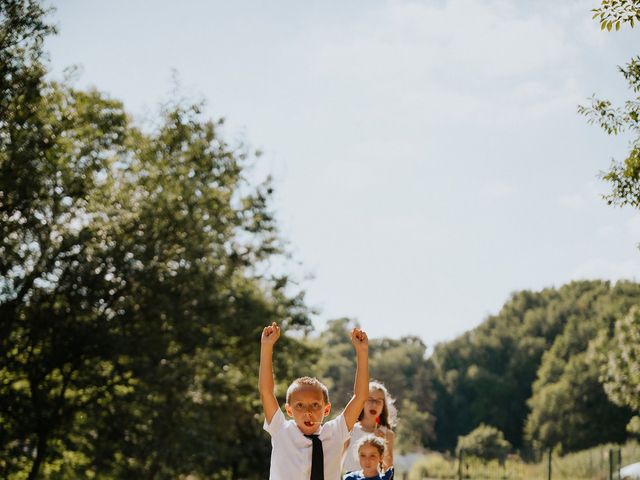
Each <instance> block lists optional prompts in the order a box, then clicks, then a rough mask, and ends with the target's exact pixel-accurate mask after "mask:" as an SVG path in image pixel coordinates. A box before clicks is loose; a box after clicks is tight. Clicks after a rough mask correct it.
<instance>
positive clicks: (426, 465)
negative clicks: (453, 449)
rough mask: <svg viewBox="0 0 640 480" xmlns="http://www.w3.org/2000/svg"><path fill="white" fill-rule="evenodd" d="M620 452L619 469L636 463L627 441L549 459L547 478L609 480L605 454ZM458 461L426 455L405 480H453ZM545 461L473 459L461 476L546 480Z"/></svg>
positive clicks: (636, 448)
mask: <svg viewBox="0 0 640 480" xmlns="http://www.w3.org/2000/svg"><path fill="white" fill-rule="evenodd" d="M612 449H613V450H616V451H617V450H618V449H620V451H621V455H622V465H621V466H624V465H628V464H630V463H634V462H640V444H639V443H638V442H635V441H630V442H628V443H626V444H625V445H613V444H607V445H600V446H597V447H594V448H590V449H588V450H582V451H580V452H575V453H570V454H567V455H563V456H556V455H552V458H551V478H552V479H553V480H583V479H584V480H587V479H589V480H606V479H608V478H609V450H612ZM618 467H619V466H618V464H617V454H615V455H614V471H617V468H618ZM458 468H459V466H458V461H457V459H455V458H452V457H450V456H447V455H443V454H440V453H429V454H427V455H425V456H424V457H422V458H421V459H419V460H418V461H416V463H415V464H414V465H413V467H412V469H411V472H410V473H409V480H426V479H457V478H458ZM548 468H549V464H548V459H547V457H546V456H545V457H544V458H543V460H542V461H541V462H539V463H526V462H524V461H522V459H520V457H519V456H517V455H510V456H509V458H508V459H507V460H506V462H505V463H504V465H500V464H499V463H498V462H497V461H495V460H493V461H490V462H483V461H482V460H480V459H477V458H467V459H465V460H463V467H462V475H463V478H467V479H487V480H489V479H496V480H497V479H509V480H511V479H514V480H516V479H522V480H529V479H546V478H547V475H548ZM614 478H615V477H614Z"/></svg>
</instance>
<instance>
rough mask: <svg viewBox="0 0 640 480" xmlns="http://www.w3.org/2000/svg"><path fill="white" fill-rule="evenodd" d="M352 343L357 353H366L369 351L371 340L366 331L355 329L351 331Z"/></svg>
mask: <svg viewBox="0 0 640 480" xmlns="http://www.w3.org/2000/svg"><path fill="white" fill-rule="evenodd" d="M351 343H352V344H353V348H355V349H356V352H366V351H368V350H369V338H368V337H367V334H366V333H365V332H364V330H360V329H359V328H354V329H353V330H351Z"/></svg>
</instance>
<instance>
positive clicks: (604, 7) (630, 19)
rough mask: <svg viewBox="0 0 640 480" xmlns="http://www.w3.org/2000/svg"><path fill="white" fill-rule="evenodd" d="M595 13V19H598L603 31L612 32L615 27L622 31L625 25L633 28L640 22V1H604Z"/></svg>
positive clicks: (594, 10) (595, 9)
mask: <svg viewBox="0 0 640 480" xmlns="http://www.w3.org/2000/svg"><path fill="white" fill-rule="evenodd" d="M593 12H594V13H593V18H596V19H598V21H599V22H600V28H601V29H602V30H604V29H605V28H606V29H607V30H609V31H611V29H612V28H613V27H615V29H616V30H620V25H622V24H624V23H629V25H631V27H633V26H634V25H635V22H640V0H602V4H601V5H600V7H598V8H594V9H593Z"/></svg>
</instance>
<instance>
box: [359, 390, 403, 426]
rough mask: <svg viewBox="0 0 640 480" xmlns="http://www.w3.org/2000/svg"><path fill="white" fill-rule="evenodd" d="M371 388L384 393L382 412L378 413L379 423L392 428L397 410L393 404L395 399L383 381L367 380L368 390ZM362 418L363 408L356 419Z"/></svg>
mask: <svg viewBox="0 0 640 480" xmlns="http://www.w3.org/2000/svg"><path fill="white" fill-rule="evenodd" d="M371 390H379V391H381V392H382V393H384V406H383V407H382V413H381V414H380V425H382V426H383V427H387V428H394V427H395V426H396V422H397V420H398V410H397V409H396V406H395V405H394V404H395V402H396V400H395V399H394V398H393V397H392V396H391V395H389V391H388V390H387V387H385V386H384V383H382V382H379V381H377V380H371V381H370V382H369V391H371ZM363 418H364V409H363V410H362V411H361V412H360V416H359V417H358V421H360V420H362V419H363Z"/></svg>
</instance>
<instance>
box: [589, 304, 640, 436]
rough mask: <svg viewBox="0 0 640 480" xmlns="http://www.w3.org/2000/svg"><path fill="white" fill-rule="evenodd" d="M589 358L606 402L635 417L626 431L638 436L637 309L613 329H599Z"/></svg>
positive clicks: (639, 356)
mask: <svg viewBox="0 0 640 480" xmlns="http://www.w3.org/2000/svg"><path fill="white" fill-rule="evenodd" d="M612 330H613V331H612ZM591 354H592V357H591V359H593V360H595V362H596V363H597V364H598V365H599V367H600V370H599V373H600V381H601V382H602V383H603V386H604V390H605V392H606V393H607V396H608V397H609V399H610V400H611V401H612V402H614V403H615V404H616V405H620V406H622V407H628V408H630V409H631V410H632V411H633V412H634V413H635V416H634V417H633V418H632V419H631V420H630V422H629V424H628V425H627V429H628V430H629V431H631V432H634V433H640V308H639V307H638V306H634V307H632V308H631V310H630V311H629V313H628V314H627V315H625V316H624V317H622V318H620V319H618V320H617V321H616V322H615V326H614V328H613V329H611V328H605V329H603V330H602V331H601V332H600V334H599V335H598V338H597V339H596V340H595V341H594V342H592V345H591Z"/></svg>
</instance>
